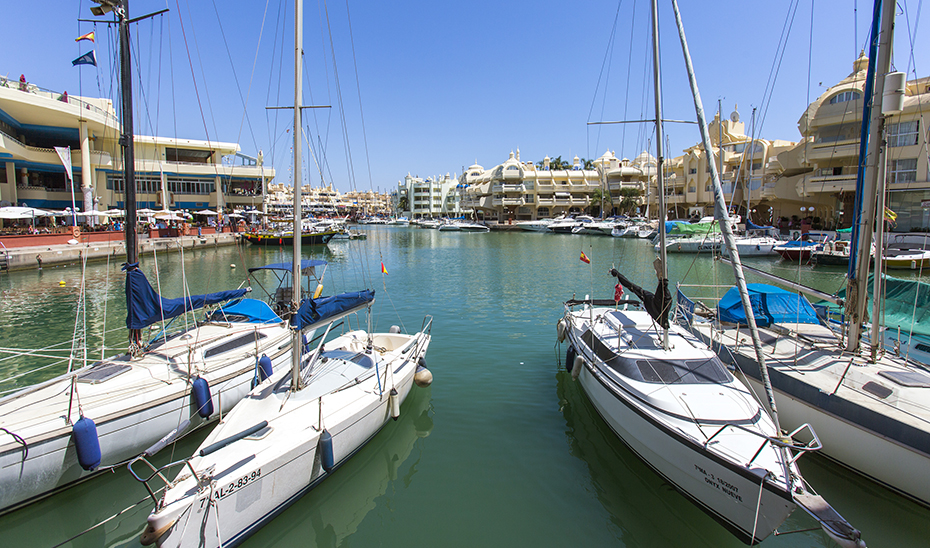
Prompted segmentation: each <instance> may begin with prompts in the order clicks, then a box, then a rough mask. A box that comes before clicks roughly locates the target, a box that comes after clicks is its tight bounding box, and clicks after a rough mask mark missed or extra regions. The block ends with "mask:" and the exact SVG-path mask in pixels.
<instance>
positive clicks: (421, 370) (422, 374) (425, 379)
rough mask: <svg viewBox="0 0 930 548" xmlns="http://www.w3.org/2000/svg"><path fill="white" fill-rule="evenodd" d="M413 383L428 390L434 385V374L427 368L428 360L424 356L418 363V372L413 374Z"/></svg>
mask: <svg viewBox="0 0 930 548" xmlns="http://www.w3.org/2000/svg"><path fill="white" fill-rule="evenodd" d="M413 382H415V383H417V386H419V387H420V388H426V387H427V386H429V385H431V384H433V373H432V372H431V371H430V370H429V369H427V368H426V358H424V357H422V356H420V359H419V360H418V361H417V370H416V372H415V373H414V374H413Z"/></svg>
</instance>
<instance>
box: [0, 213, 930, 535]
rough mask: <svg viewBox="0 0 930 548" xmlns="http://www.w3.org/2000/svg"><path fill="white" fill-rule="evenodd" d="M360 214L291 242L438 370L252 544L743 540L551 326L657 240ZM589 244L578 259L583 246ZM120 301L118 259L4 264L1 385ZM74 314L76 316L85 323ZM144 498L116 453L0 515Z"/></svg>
mask: <svg viewBox="0 0 930 548" xmlns="http://www.w3.org/2000/svg"><path fill="white" fill-rule="evenodd" d="M364 229H365V231H366V232H367V233H368V235H369V236H368V239H367V240H358V241H342V242H331V243H330V244H328V245H327V246H312V247H309V248H305V249H304V257H305V258H321V259H325V260H326V261H328V262H329V266H328V268H327V270H326V274H325V277H324V280H323V282H324V287H325V293H326V294H331V293H333V292H340V291H343V290H355V289H360V288H361V287H363V285H367V283H368V282H369V281H371V287H372V288H373V289H375V290H376V295H375V297H376V301H375V304H374V314H373V323H374V325H373V326H372V328H373V329H374V330H377V331H387V330H388V329H389V328H390V327H391V326H392V325H400V326H401V327H402V328H403V329H404V330H405V331H407V332H415V331H417V330H419V328H420V326H421V324H422V322H423V319H424V316H425V315H431V316H432V317H433V328H432V335H433V339H432V343H431V345H430V348H429V352H428V354H427V362H428V366H429V368H430V370H431V371H432V373H433V377H434V381H433V385H432V386H431V387H429V388H426V389H414V390H413V391H412V392H411V395H410V397H409V398H408V399H407V401H406V402H405V403H404V406H403V408H402V410H401V417H400V419H399V420H397V421H396V422H394V421H392V422H389V424H388V425H387V426H386V427H385V428H384V429H383V430H382V431H381V432H380V433H379V434H378V435H377V436H376V437H375V438H374V439H372V441H371V442H370V443H369V444H368V445H366V446H365V447H364V448H363V449H362V450H361V451H360V452H359V453H358V454H356V455H355V456H354V457H353V458H352V459H351V460H350V461H349V462H348V463H347V464H345V465H344V466H343V467H341V468H340V469H338V470H337V471H336V472H335V473H334V474H333V475H332V476H331V477H330V478H328V479H327V480H326V481H324V482H323V483H322V484H321V485H320V486H318V487H317V488H316V489H314V490H313V491H311V492H310V493H309V494H308V495H307V496H305V497H304V498H303V499H301V500H300V501H298V502H297V503H296V504H294V505H293V506H292V507H291V508H290V509H288V510H287V511H285V512H283V513H282V514H281V515H279V516H278V517H277V518H276V519H275V520H274V521H273V522H271V523H270V524H269V525H267V526H265V527H264V528H263V529H262V530H260V531H259V532H258V533H257V534H256V535H254V536H253V537H251V538H250V539H249V540H248V541H246V543H245V546H252V547H257V546H281V547H290V546H301V547H306V546H319V547H334V546H360V547H372V546H380V547H405V548H407V547H412V546H416V547H421V546H422V547H426V546H431V547H432V546H443V547H475V546H533V547H550V546H551V547H562V546H620V547H679V546H681V547H689V548H692V547H725V546H742V544H741V543H740V542H739V541H737V540H736V539H735V538H734V537H732V536H731V535H730V534H729V533H728V532H727V531H726V530H724V529H723V527H721V526H720V525H718V524H717V523H716V522H715V521H713V520H712V519H711V518H709V517H708V516H706V515H705V514H704V513H703V512H702V511H701V510H699V509H698V508H697V507H696V506H694V505H693V504H692V503H690V502H689V501H688V500H686V499H685V498H684V497H683V496H682V495H680V494H678V493H677V492H676V491H675V490H674V489H672V487H671V486H670V485H668V484H667V483H665V482H664V481H663V480H662V479H661V478H660V477H659V476H657V475H656V474H655V473H654V472H652V470H651V469H650V468H649V467H648V466H647V465H646V464H644V463H643V462H642V461H640V460H639V459H638V458H637V457H636V455H634V454H633V453H632V452H631V451H630V450H628V449H627V448H626V446H624V445H623V443H622V442H621V441H620V440H619V439H618V438H617V436H616V435H615V434H613V432H612V431H611V430H610V429H609V428H608V427H607V425H606V424H605V423H604V421H603V420H601V418H600V417H599V416H598V415H597V413H596V412H595V410H594V408H593V407H592V405H591V404H590V402H589V401H588V400H587V398H586V396H585V395H584V393H583V392H582V391H581V389H580V386H579V385H578V383H575V382H573V381H572V380H571V376H570V375H569V374H568V373H566V372H565V371H564V363H563V362H564V355H565V350H566V348H565V346H564V345H562V346H560V345H559V344H558V342H557V339H556V329H555V325H556V321H557V320H558V319H559V317H560V316H561V314H562V310H563V307H562V303H563V302H564V301H565V300H566V299H568V298H571V297H572V296H575V297H578V298H581V297H584V296H585V295H591V296H593V297H597V298H610V297H611V296H613V291H614V287H613V281H612V279H611V277H610V276H609V275H608V273H607V272H608V269H610V268H611V267H616V268H618V269H619V270H621V271H622V272H624V273H625V274H626V275H627V276H628V277H629V278H631V279H632V280H633V281H634V282H636V283H639V284H641V285H643V286H644V287H646V288H647V289H651V288H652V287H654V284H655V275H654V273H653V269H652V261H653V259H654V251H653V247H652V244H651V243H650V242H648V241H646V240H636V239H633V240H628V239H620V238H608V237H595V236H580V235H579V236H575V235H566V236H560V235H551V234H539V233H519V232H491V233H487V234H482V233H462V232H439V231H436V230H425V229H418V228H413V227H409V228H407V227H390V226H369V227H364ZM582 252H583V253H584V254H585V255H586V256H587V257H588V258H589V259H590V260H591V263H590V264H586V263H584V262H582V261H580V260H579V257H580V255H581V253H582ZM289 260H290V250H288V249H279V248H275V247H268V248H259V247H225V248H223V247H220V248H214V247H205V248H202V249H197V250H192V251H191V250H185V251H184V252H183V253H170V254H161V255H158V256H157V257H156V258H154V259H153V258H152V257H148V256H147V257H145V258H143V263H142V267H143V270H144V271H145V272H146V275H147V276H148V277H149V280H150V281H151V282H152V285H153V286H154V287H155V288H156V290H158V291H159V292H160V293H161V294H162V295H164V296H166V297H180V296H181V295H182V288H183V287H184V285H185V283H186V286H187V287H188V288H189V291H190V293H194V294H196V293H205V292H210V291H218V290H220V289H230V288H234V287H238V286H240V285H241V284H242V283H243V282H244V280H245V279H246V275H247V268H248V267H253V266H260V265H262V264H266V263H270V262H277V261H289ZM156 262H157V276H156V275H155V267H156ZM382 263H383V265H384V269H385V270H387V272H388V274H387V275H383V274H381V264H382ZM746 263H747V264H749V265H751V266H754V267H756V268H759V269H762V270H766V271H770V272H775V273H778V274H779V275H782V276H784V277H786V278H789V279H793V280H796V281H798V280H799V281H801V282H802V283H806V284H807V285H811V286H813V287H816V288H818V289H821V290H824V291H827V292H830V293H833V292H835V291H836V290H838V289H840V287H842V285H843V283H844V277H843V275H844V270H843V269H839V268H833V269H830V268H816V269H812V268H810V267H808V266H803V267H798V266H797V265H790V264H786V263H784V262H782V261H780V259H778V258H777V257H775V258H772V259H768V258H765V259H748V260H746ZM669 266H670V279H671V281H672V283H673V284H674V283H677V282H681V283H684V284H704V285H707V284H721V285H731V284H732V281H733V277H732V270H731V268H730V267H729V266H727V265H725V264H722V263H719V262H715V261H713V260H712V259H711V258H710V257H708V256H695V255H670V256H669ZM909 276H910V277H913V276H914V275H913V274H911V273H905V274H903V276H902V277H909ZM747 278H748V281H750V282H764V280H761V279H758V278H754V277H753V276H752V275H751V274H750V275H748V276H747ZM82 281H83V283H84V285H85V286H86V292H85V293H86V300H85V301H81V299H80V297H81V294H82V291H81V284H82ZM62 282H63V283H62ZM259 284H261V285H263V286H264V287H267V288H269V289H273V288H274V287H275V285H276V283H274V282H273V280H272V279H271V278H270V277H266V275H260V276H257V277H256V278H254V279H253V280H252V283H251V285H252V287H253V288H255V289H256V292H258V287H259ZM695 291H697V288H695ZM703 291H705V292H708V291H709V292H710V293H715V292H714V291H712V290H706V289H705V290H703ZM724 291H725V289H720V290H719V295H722V294H723V292H724ZM691 293H694V291H691ZM705 296H708V297H710V296H713V295H712V294H706V295H705ZM125 311H126V308H125V305H124V303H123V275H122V272H120V270H119V265H118V264H116V263H113V262H111V263H105V262H97V263H92V264H89V265H88V266H87V268H86V271H84V272H83V274H82V269H81V268H80V266H78V265H74V266H68V267H60V268H46V269H44V270H42V271H23V272H13V273H9V274H2V275H0V347H2V348H4V349H9V348H19V349H33V350H35V354H36V355H35V356H31V357H22V356H20V357H16V358H12V359H10V358H8V357H7V354H6V353H4V354H2V355H0V379H5V378H9V377H12V376H14V375H22V376H21V377H18V378H17V379H16V380H15V381H12V382H4V383H3V384H0V390H4V391H6V390H9V389H12V388H15V387H16V386H27V385H29V384H32V383H35V382H38V381H41V380H43V379H46V378H50V377H51V376H54V375H56V374H60V373H62V372H63V371H65V370H66V368H67V365H66V364H62V365H59V366H57V368H48V369H44V370H41V371H36V372H33V373H26V372H27V371H30V370H32V369H35V368H37V367H41V366H42V365H44V364H47V363H49V361H50V360H49V359H48V358H47V357H46V356H47V355H50V354H55V355H60V354H61V352H60V351H58V350H57V348H62V346H60V345H59V346H58V347H54V345H56V344H59V343H62V342H64V343H65V344H64V346H63V348H65V349H70V348H71V345H70V341H71V340H72V338H73V334H74V333H75V331H76V329H77V330H78V331H83V330H86V333H87V341H88V344H87V347H88V350H87V353H88V354H89V355H90V356H92V357H96V358H99V357H100V355H101V353H102V351H101V347H102V346H106V347H107V348H108V350H105V351H103V353H105V354H114V353H116V352H118V351H119V350H120V349H121V348H125V346H126V332H125V328H124V326H125ZM78 312H82V314H80V315H79V314H78ZM76 317H83V318H84V319H83V320H82V321H81V322H80V324H81V325H80V326H78V328H76V326H75V318H76ZM83 352H84V351H83V350H82V349H76V350H75V351H74V354H75V356H76V357H80V356H82V355H83ZM65 353H66V354H67V353H68V352H65ZM560 364H561V365H562V367H561V368H560V367H559V365H560ZM24 373H26V374H24ZM205 436H206V432H205V431H201V432H197V433H195V434H192V435H190V436H188V437H187V438H185V439H183V440H181V441H180V442H179V443H177V444H176V445H175V446H174V447H173V448H171V449H170V450H165V451H163V452H162V453H160V454H159V455H158V456H157V458H156V460H157V461H158V462H159V463H164V462H169V461H170V460H172V459H173V460H177V459H178V458H181V457H182V456H187V455H190V454H191V453H193V451H194V450H195V449H196V448H197V446H198V445H199V443H200V442H201V440H202V439H203V438H204V437H205ZM862 450H863V451H869V450H870V448H869V447H863V448H862ZM799 463H800V467H801V470H802V472H803V473H804V475H805V478H806V479H807V480H808V481H809V482H810V484H811V485H812V486H813V487H814V489H815V490H817V491H818V492H819V493H820V494H822V495H823V496H824V497H825V498H826V499H827V500H828V501H829V502H830V503H831V504H832V505H833V506H834V507H835V508H836V509H837V510H838V511H839V512H840V513H841V514H842V515H843V516H844V517H845V518H847V519H848V520H849V522H851V523H852V524H853V525H854V526H856V527H857V528H859V529H860V530H861V531H862V533H863V539H865V540H866V542H867V543H868V545H869V546H870V547H873V548H874V547H881V546H894V547H907V546H914V547H917V546H927V545H928V540H927V539H930V510H928V509H925V508H922V507H920V506H917V505H915V504H913V503H911V502H909V501H907V500H905V499H903V498H901V497H898V496H896V495H894V494H892V493H890V492H889V491H887V490H885V489H883V488H881V487H879V486H877V485H875V484H873V483H870V482H869V481H867V480H865V479H863V478H861V477H858V476H856V475H855V474H853V473H851V472H849V471H847V470H845V469H844V468H842V467H841V466H839V465H837V464H835V463H833V462H831V461H829V460H827V459H825V458H823V457H819V456H817V455H805V456H804V457H803V458H801V459H800V461H799ZM889 466H894V463H889ZM0 488H2V486H0ZM140 501H141V502H140ZM151 508H152V503H151V500H150V499H148V496H147V494H146V491H145V489H144V487H143V486H142V484H140V483H138V482H136V481H135V480H134V479H133V478H132V477H131V476H130V475H129V473H128V472H127V471H126V470H125V469H119V470H117V471H115V472H113V473H106V474H104V475H102V476H100V477H97V478H95V479H93V480H91V481H89V482H86V483H84V484H81V485H79V486H77V487H74V488H72V489H69V490H67V491H66V492H64V493H61V494H58V495H55V496H53V497H50V498H48V499H45V500H43V501H40V502H37V503H35V504H32V505H30V506H27V507H25V508H23V509H21V510H18V511H16V512H12V513H10V514H7V515H5V516H2V517H0V546H4V547H13V546H38V547H50V546H55V545H59V544H61V543H67V544H65V545H67V546H80V547H84V546H88V547H91V546H93V547H97V546H138V545H139V534H140V533H141V532H142V530H143V528H144V525H145V518H146V516H147V515H148V513H149V512H150V510H151ZM117 514H118V515H117ZM114 515H116V517H112V516H114ZM111 517H112V518H111ZM108 518H111V519H109V521H106V522H105V523H102V522H104V520H107V519H108ZM220 519H221V520H222V516H220ZM101 523H102V524H101ZM98 524H99V525H98ZM94 526H96V527H94ZM798 530H803V532H797V533H792V534H781V535H778V536H772V537H770V538H768V539H767V540H766V541H765V542H764V543H763V544H762V545H763V546H766V547H778V546H783V547H787V546H792V547H809V546H832V544H831V541H830V540H829V539H828V538H827V537H826V535H825V534H823V533H822V532H821V531H820V530H819V529H818V528H816V523H815V521H814V520H813V519H811V518H809V517H808V516H807V515H805V514H804V513H803V511H802V510H800V509H799V510H797V511H795V513H794V514H793V515H792V516H791V517H790V518H789V519H788V520H787V521H786V522H785V523H784V524H783V525H782V526H781V527H780V531H782V532H786V533H787V532H790V531H798ZM85 531H86V532H85ZM82 532H83V534H82ZM72 537H73V540H69V539H72Z"/></svg>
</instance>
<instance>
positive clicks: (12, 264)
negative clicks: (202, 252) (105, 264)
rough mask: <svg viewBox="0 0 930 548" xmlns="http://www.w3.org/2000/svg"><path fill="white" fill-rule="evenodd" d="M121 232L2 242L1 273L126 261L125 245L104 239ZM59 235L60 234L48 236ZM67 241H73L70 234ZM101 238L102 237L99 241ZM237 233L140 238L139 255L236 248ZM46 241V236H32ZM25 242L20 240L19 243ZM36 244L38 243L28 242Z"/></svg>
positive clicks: (0, 251)
mask: <svg viewBox="0 0 930 548" xmlns="http://www.w3.org/2000/svg"><path fill="white" fill-rule="evenodd" d="M107 234H118V235H120V236H122V232H114V233H106V232H90V233H84V234H82V235H81V241H80V242H79V243H73V244H69V243H66V242H67V240H65V243H53V242H57V240H48V241H47V242H46V243H43V244H41V245H28V246H20V247H4V246H6V243H5V241H6V240H7V239H8V237H4V238H3V240H2V243H3V244H4V245H3V246H0V270H10V271H12V270H36V269H38V268H42V267H50V266H61V265H70V264H76V263H79V262H80V261H81V260H83V258H84V257H85V256H86V257H87V260H88V261H95V260H105V259H106V258H107V257H110V260H117V261H125V259H126V243H125V242H124V241H123V240H122V239H119V238H117V239H109V238H106V237H103V236H106V235H107ZM48 236H49V237H52V236H60V235H48ZM68 236H69V237H68V239H69V240H70V239H72V238H71V237H70V235H68ZM98 237H99V238H98ZM237 237H238V234H233V233H229V232H225V233H221V234H215V233H214V234H204V235H202V236H196V235H194V236H177V237H173V238H147V237H144V236H143V237H141V238H139V255H140V256H141V255H151V254H152V253H155V252H156V251H157V252H159V253H162V252H174V251H178V250H179V249H180V248H182V247H183V248H184V249H195V248H199V247H207V246H217V247H218V246H221V245H223V246H225V245H235V243H236V239H237ZM32 238H43V241H45V240H44V237H43V236H32ZM21 242H22V240H21V241H20V243H21ZM29 243H30V244H36V243H37V242H36V241H35V240H32V241H30V242H29Z"/></svg>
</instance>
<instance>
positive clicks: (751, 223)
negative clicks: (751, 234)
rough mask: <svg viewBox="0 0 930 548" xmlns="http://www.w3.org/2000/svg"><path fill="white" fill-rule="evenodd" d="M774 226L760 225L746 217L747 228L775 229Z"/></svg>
mask: <svg viewBox="0 0 930 548" xmlns="http://www.w3.org/2000/svg"><path fill="white" fill-rule="evenodd" d="M774 228H775V227H774V226H759V225H757V224H756V223H754V222H752V221H750V220H749V219H746V230H773V229H774Z"/></svg>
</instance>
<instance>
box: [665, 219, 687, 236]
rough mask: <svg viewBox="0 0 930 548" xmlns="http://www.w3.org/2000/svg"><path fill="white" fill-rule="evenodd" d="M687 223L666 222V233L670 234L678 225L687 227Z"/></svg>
mask: <svg viewBox="0 0 930 548" xmlns="http://www.w3.org/2000/svg"><path fill="white" fill-rule="evenodd" d="M686 224H688V222H687V221H665V233H666V234H668V233H669V232H671V231H672V230H674V229H675V227H676V226H678V225H686Z"/></svg>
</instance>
